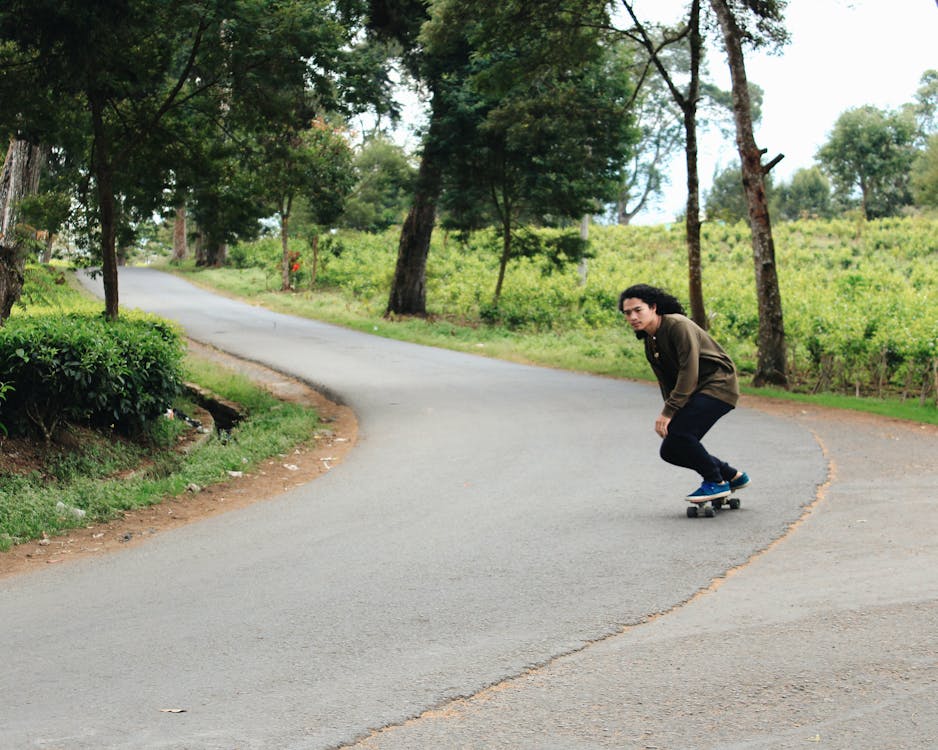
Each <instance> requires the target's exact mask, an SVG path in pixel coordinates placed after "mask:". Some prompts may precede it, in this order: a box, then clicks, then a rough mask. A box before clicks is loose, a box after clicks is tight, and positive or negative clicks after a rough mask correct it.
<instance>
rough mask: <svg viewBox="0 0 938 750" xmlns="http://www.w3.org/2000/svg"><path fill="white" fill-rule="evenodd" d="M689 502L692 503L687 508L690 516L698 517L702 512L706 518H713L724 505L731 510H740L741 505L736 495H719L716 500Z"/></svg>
mask: <svg viewBox="0 0 938 750" xmlns="http://www.w3.org/2000/svg"><path fill="white" fill-rule="evenodd" d="M687 502H688V503H690V506H689V507H688V508H687V517H688V518H697V516H699V515H701V514H703V517H704V518H713V517H714V516H715V515H716V512H717V511H718V510H722V509H723V506H726V507H728V508H729V509H730V510H739V505H740V503H739V498H738V497H736V495H729V496H728V497H719V498H716V499H715V500H688V501H687Z"/></svg>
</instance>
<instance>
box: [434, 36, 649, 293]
mask: <svg viewBox="0 0 938 750" xmlns="http://www.w3.org/2000/svg"><path fill="white" fill-rule="evenodd" d="M589 41H590V40H589V39H588V37H586V36H585V35H584V38H583V44H582V46H581V48H580V58H579V59H578V60H576V61H572V60H571V61H569V62H568V65H567V66H566V67H565V68H561V69H557V68H555V67H553V66H541V67H540V68H537V67H535V68H532V67H531V66H530V65H529V64H528V63H527V61H526V60H525V59H524V58H523V57H522V58H521V59H516V60H514V61H509V59H508V57H509V55H508V54H507V53H504V54H502V55H500V56H499V57H498V58H497V63H496V64H497V65H499V66H508V67H507V68H506V69H505V70H503V71H500V72H495V71H493V69H492V67H491V66H490V65H488V66H487V65H485V64H484V62H482V60H477V61H476V62H475V63H474V66H473V67H474V71H473V74H472V75H470V76H469V77H468V78H467V79H466V85H465V86H464V87H463V89H462V91H461V92H460V93H459V98H460V100H461V101H462V102H463V106H462V107H461V108H460V110H459V113H458V115H457V119H458V122H456V121H453V122H452V123H451V121H449V120H448V121H447V124H448V125H450V124H451V127H452V128H454V129H456V130H457V131H458V132H459V137H458V139H453V142H452V143H451V145H450V147H449V149H448V150H447V154H448V156H449V160H448V167H447V169H446V171H445V174H444V193H443V204H444V205H445V207H446V208H447V209H448V212H449V214H450V215H451V217H452V218H451V221H452V223H454V224H455V225H456V226H459V227H460V228H464V229H472V228H474V227H475V226H476V224H477V222H478V219H479V217H486V216H489V217H493V218H494V219H495V222H496V225H497V226H498V227H499V230H500V235H501V240H502V249H501V258H500V263H499V273H498V281H497V283H496V287H495V299H494V302H493V304H494V305H497V304H498V299H499V296H500V294H501V290H502V284H503V282H504V278H505V270H506V267H507V264H508V262H509V261H510V260H511V258H512V257H514V251H513V247H512V241H513V238H514V233H515V230H516V229H517V227H518V226H519V225H520V224H522V223H534V224H540V225H544V224H549V223H557V222H558V221H563V220H566V221H568V222H571V223H572V222H573V221H574V220H576V219H579V218H580V217H581V216H582V215H584V214H586V213H592V212H595V210H596V208H597V206H598V205H600V203H601V202H603V201H608V200H610V199H612V198H613V197H614V196H615V194H616V192H617V189H618V176H619V173H620V168H621V164H622V163H623V161H625V159H626V158H627V157H628V155H629V152H630V149H631V146H632V144H633V143H634V142H635V140H636V139H637V137H638V133H637V131H636V130H635V129H634V128H633V127H632V118H631V115H630V112H629V111H628V104H629V103H630V100H631V97H632V85H631V83H630V81H629V76H628V71H627V68H626V65H625V61H624V60H623V58H622V57H621V56H616V55H611V54H608V48H607V47H604V46H602V45H600V44H597V42H598V39H593V40H592V42H593V45H594V48H593V52H592V56H591V54H590V52H589V51H587V50H588V44H589ZM508 68H510V71H509V70H508ZM583 245H585V243H579V242H568V243H565V244H564V246H563V252H562V253H560V254H559V255H558V254H557V253H553V251H555V250H557V247H556V246H555V245H551V246H549V247H544V248H538V247H537V246H536V244H535V243H532V242H527V243H526V244H525V251H526V253H530V252H531V251H534V250H538V249H543V250H544V251H546V252H552V253H553V257H555V258H559V257H561V256H562V257H564V258H567V259H569V260H570V261H572V262H575V261H578V260H579V259H580V256H581V255H582V250H583V247H582V246H583Z"/></svg>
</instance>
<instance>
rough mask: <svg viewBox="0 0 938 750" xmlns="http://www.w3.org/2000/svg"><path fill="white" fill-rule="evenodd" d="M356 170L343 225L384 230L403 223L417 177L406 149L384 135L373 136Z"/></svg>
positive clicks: (360, 152) (362, 150)
mask: <svg viewBox="0 0 938 750" xmlns="http://www.w3.org/2000/svg"><path fill="white" fill-rule="evenodd" d="M354 171H355V179H356V182H355V185H354V187H353V188H352V192H351V194H350V195H349V198H348V200H347V201H346V205H345V211H344V212H343V214H342V217H341V219H340V221H341V224H342V226H346V227H350V228H352V229H359V230H361V231H365V232H383V231H384V230H386V229H387V228H388V227H390V226H393V225H395V224H401V223H402V222H403V220H404V217H405V216H406V215H407V211H408V209H409V208H410V198H411V196H412V195H413V191H414V178H415V176H416V169H415V167H414V166H413V165H412V164H411V162H410V159H408V157H407V153H406V152H405V151H404V149H403V148H402V147H401V146H398V145H397V144H395V143H393V142H391V141H390V140H389V139H388V138H387V137H385V136H383V135H373V136H371V137H369V138H368V139H367V140H366V141H365V142H364V143H363V144H362V145H361V147H360V148H359V149H358V151H357V153H356V155H355V161H354Z"/></svg>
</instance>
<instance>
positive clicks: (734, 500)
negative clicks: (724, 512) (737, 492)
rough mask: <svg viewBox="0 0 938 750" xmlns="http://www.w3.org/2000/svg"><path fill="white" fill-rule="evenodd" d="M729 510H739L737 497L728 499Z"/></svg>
mask: <svg viewBox="0 0 938 750" xmlns="http://www.w3.org/2000/svg"><path fill="white" fill-rule="evenodd" d="M730 508H731V509H733V510H739V498H738V497H731V498H730Z"/></svg>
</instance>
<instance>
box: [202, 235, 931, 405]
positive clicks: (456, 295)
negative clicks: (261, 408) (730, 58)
mask: <svg viewBox="0 0 938 750" xmlns="http://www.w3.org/2000/svg"><path fill="white" fill-rule="evenodd" d="M555 232H556V230H533V234H535V235H538V236H540V237H541V239H542V241H545V240H547V239H549V238H550V237H551V235H552V234H553V233H555ZM494 236H495V235H494V232H492V231H491V230H488V231H484V232H476V233H472V234H470V235H466V236H464V237H462V238H461V239H462V241H457V238H456V237H454V236H452V235H450V236H447V235H445V234H444V235H441V236H440V237H437V238H436V239H435V241H434V243H435V244H434V246H433V249H432V255H431V258H432V262H431V263H430V264H429V267H428V269H427V270H428V275H427V298H428V300H429V303H430V307H431V319H432V321H433V323H432V324H430V323H420V324H416V323H414V324H410V323H408V324H405V323H403V322H402V323H399V324H394V325H390V324H386V323H385V324H381V325H378V324H376V323H374V318H373V317H369V316H378V317H380V315H381V312H383V301H384V299H385V295H386V293H387V289H388V286H389V284H390V278H391V275H392V274H393V269H394V263H395V258H396V242H397V236H396V232H394V231H393V230H392V231H389V232H386V233H385V234H383V235H371V234H359V233H352V232H340V233H339V234H338V235H337V236H336V237H335V239H334V242H335V243H336V246H338V247H341V251H340V252H339V253H337V254H335V255H333V256H332V257H331V259H330V261H329V263H328V264H327V266H326V269H325V271H324V273H323V275H322V277H321V279H320V285H319V286H317V287H316V290H315V291H311V292H309V293H306V294H304V295H295V296H292V297H290V298H289V301H290V302H289V304H290V306H289V310H290V311H291V312H293V313H295V314H303V313H304V310H307V311H308V310H313V312H312V314H313V315H315V316H317V317H325V318H328V319H332V320H336V321H339V322H345V323H349V324H353V325H360V326H361V327H362V328H365V329H366V330H372V329H373V327H375V326H376V325H377V327H378V328H379V329H380V330H379V332H380V333H382V334H384V335H396V334H395V333H394V331H395V326H400V327H401V329H400V330H401V331H402V333H401V334H400V335H401V336H403V337H416V336H418V335H419V336H425V337H426V338H425V339H420V340H427V341H432V342H434V343H438V344H440V343H442V344H443V345H448V346H457V347H458V348H464V349H467V350H470V351H485V352H496V351H502V352H505V351H508V350H509V349H511V350H513V351H514V352H515V355H514V356H517V352H519V351H522V352H523V353H524V356H525V358H527V359H530V360H534V361H540V362H546V363H549V364H554V365H562V366H570V367H577V368H585V369H590V370H592V371H597V372H605V373H618V374H625V373H628V374H629V375H631V376H639V375H642V374H647V373H646V371H645V369H644V365H643V363H642V362H641V360H640V358H639V357H632V356H631V355H630V354H629V352H631V349H630V347H629V342H628V333H629V332H628V331H627V330H626V329H625V327H624V326H623V323H622V321H621V319H620V317H621V316H618V315H617V314H616V312H615V301H616V299H617V297H618V293H619V292H620V291H621V289H623V288H624V287H625V286H627V285H628V284H630V283H632V282H635V281H647V282H649V283H654V284H657V285H660V286H664V287H667V288H669V289H671V290H672V291H674V292H675V293H677V294H678V296H683V295H684V294H686V284H687V269H686V248H685V247H684V233H683V228H682V227H670V228H669V227H665V226H657V227H639V226H634V227H604V226H594V227H592V228H591V231H590V253H591V254H592V257H591V258H590V259H589V260H588V269H589V274H588V278H587V281H586V283H585V284H582V281H581V279H580V277H579V275H578V273H577V271H576V269H574V268H571V267H565V268H563V269H554V268H552V266H551V264H550V263H549V262H548V261H547V260H546V259H545V258H544V257H543V256H540V255H538V256H535V257H522V258H519V259H517V260H516V261H515V266H514V268H513V271H512V273H511V274H510V276H509V277H508V278H507V279H506V283H505V288H504V290H503V293H502V297H501V300H500V302H499V305H498V306H497V307H494V306H492V305H491V304H489V300H490V293H489V290H490V289H491V285H492V283H493V280H494V279H495V277H496V274H497V273H498V264H499V248H498V243H497V242H494V241H493V238H494ZM775 242H776V256H777V261H778V268H779V283H780V286H781V292H782V302H783V307H784V312H785V327H786V334H787V340H788V349H789V369H790V375H791V380H792V383H793V386H794V388H795V389H796V390H801V391H819V392H820V391H833V392H837V393H849V394H856V393H858V392H859V393H861V394H864V395H875V396H880V395H881V396H886V395H890V394H892V395H897V396H900V397H904V398H908V399H910V400H911V399H918V400H919V401H920V402H922V403H924V402H926V401H927V400H929V395H930V396H931V399H932V400H933V399H934V394H935V390H934V382H933V369H932V368H933V367H934V366H935V363H936V361H938V300H936V298H935V294H936V292H935V290H936V289H938V263H936V259H938V221H935V220H929V219H925V218H902V219H883V220H878V221H872V222H866V221H864V220H862V218H861V219H860V220H859V221H856V220H852V219H838V220H830V221H822V220H816V221H814V220H812V221H795V222H784V223H781V224H780V225H778V226H777V227H776V231H775ZM702 244H703V271H704V278H703V289H704V294H705V297H706V300H707V309H708V310H709V311H710V315H711V321H710V324H711V329H712V331H713V333H714V335H715V336H716V337H717V339H718V340H719V341H720V342H721V343H723V344H724V345H725V346H726V348H727V349H728V350H729V351H730V354H731V355H732V356H733V357H734V359H735V360H736V362H737V364H738V365H739V366H740V369H741V370H742V371H743V372H744V373H747V372H752V370H753V368H754V366H755V362H756V334H757V330H758V319H759V318H758V305H757V300H756V294H755V287H754V281H753V278H752V257H751V256H752V248H751V240H750V235H749V229H748V226H746V225H745V224H744V223H737V224H712V223H708V224H705V225H704V229H703V233H702ZM235 274H238V276H235ZM243 274H244V272H236V271H220V272H219V276H218V277H213V278H214V279H216V280H215V281H213V282H212V283H220V284H225V285H226V288H227V289H229V290H230V291H234V292H236V293H238V294H242V295H245V296H256V295H263V293H264V289H265V286H264V282H263V279H262V278H261V277H256V278H255V279H254V281H253V282H251V283H249V279H248V278H247V277H246V276H245V275H243ZM226 276H227V277H228V280H225V278H224V277H226ZM326 289H330V290H335V292H336V295H335V296H331V295H330V294H327V293H326V291H325V290H326ZM264 299H265V302H267V303H268V304H274V301H273V300H272V299H271V298H268V297H265V298H264ZM330 300H331V302H330ZM350 310H355V311H357V312H354V313H352V312H351V311H350ZM405 325H406V327H407V333H406V334H404V333H403V330H404V327H405ZM434 326H438V327H439V329H440V330H444V331H445V333H444V334H442V335H438V334H432V335H431V329H432V328H433V327H434ZM508 339H510V340H511V342H512V343H511V345H510V346H509V345H508V344H506V343H504V342H506V341H507V340H508ZM479 344H481V345H482V348H481V349H479V348H477V345H479ZM575 351H576V352H579V355H574V354H573V352H575Z"/></svg>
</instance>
